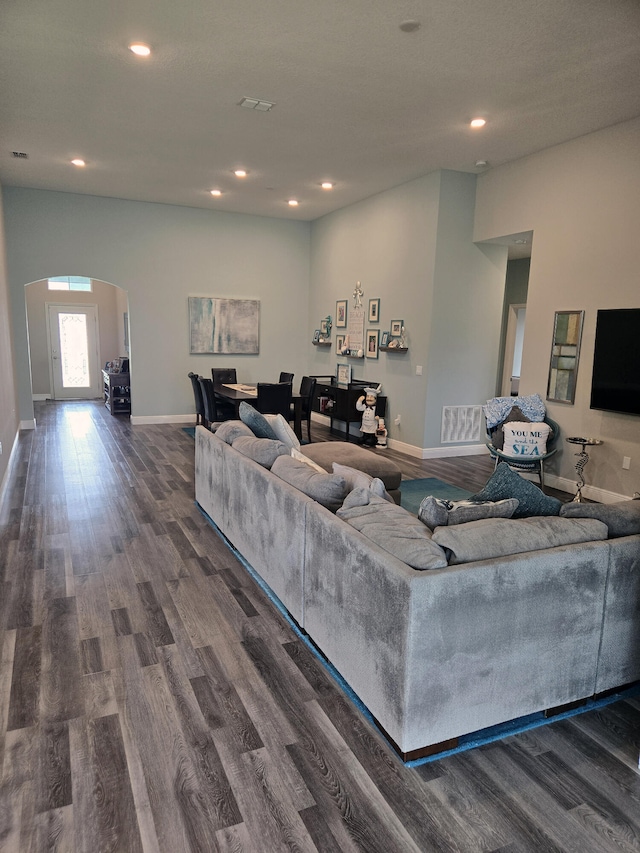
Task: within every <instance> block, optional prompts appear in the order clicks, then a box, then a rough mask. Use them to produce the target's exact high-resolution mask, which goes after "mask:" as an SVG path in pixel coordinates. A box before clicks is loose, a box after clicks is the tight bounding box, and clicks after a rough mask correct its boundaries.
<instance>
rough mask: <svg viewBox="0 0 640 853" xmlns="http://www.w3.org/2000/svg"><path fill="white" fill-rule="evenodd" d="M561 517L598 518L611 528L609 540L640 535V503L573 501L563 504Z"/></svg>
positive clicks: (636, 501)
mask: <svg viewBox="0 0 640 853" xmlns="http://www.w3.org/2000/svg"><path fill="white" fill-rule="evenodd" d="M560 515H561V516H563V517H565V518H597V519H598V521H603V522H604V523H605V524H606V525H607V527H608V528H609V538H610V539H616V538H618V537H619V536H632V535H633V534H634V533H640V501H639V500H632V501H619V502H618V503H615V504H583V503H577V502H574V501H571V503H567V504H562V506H561V507H560Z"/></svg>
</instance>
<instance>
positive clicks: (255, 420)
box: [238, 400, 278, 439]
mask: <svg viewBox="0 0 640 853" xmlns="http://www.w3.org/2000/svg"><path fill="white" fill-rule="evenodd" d="M238 414H239V415H240V420H241V421H242V422H243V423H245V424H246V425H247V426H248V427H249V428H250V429H251V431H252V432H253V434H254V435H257V436H258V438H272V439H276V438H277V437H278V436H277V435H276V434H275V432H274V431H273V429H272V428H271V426H270V424H269V421H268V420H267V419H266V418H265V416H264V415H263V414H262V413H261V412H259V411H258V410H257V409H254V408H253V406H252V405H251V404H250V403H247V402H246V401H245V400H243V401H242V402H241V403H240V405H239V406H238Z"/></svg>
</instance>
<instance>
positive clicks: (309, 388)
mask: <svg viewBox="0 0 640 853" xmlns="http://www.w3.org/2000/svg"><path fill="white" fill-rule="evenodd" d="M315 393H316V379H315V377H313V376H303V377H302V381H301V382H300V405H301V420H303V421H306V422H307V438H308V440H309V444H311V408H312V406H313V398H314V396H315ZM293 405H294V404H293V403H292V404H291V411H290V414H289V420H293V419H294V417H295V413H294V408H293Z"/></svg>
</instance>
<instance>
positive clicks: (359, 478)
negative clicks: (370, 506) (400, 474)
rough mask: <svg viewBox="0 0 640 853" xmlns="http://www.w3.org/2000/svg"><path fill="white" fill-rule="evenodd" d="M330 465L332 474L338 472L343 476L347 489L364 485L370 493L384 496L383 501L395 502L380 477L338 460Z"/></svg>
mask: <svg viewBox="0 0 640 853" xmlns="http://www.w3.org/2000/svg"><path fill="white" fill-rule="evenodd" d="M332 467H333V473H334V474H340V476H341V477H344V479H345V482H346V484H347V488H348V489H349V491H353V489H358V488H360V487H361V486H364V487H365V488H367V489H369V491H370V492H371V494H373V495H377V496H378V497H379V498H384V499H385V501H389V502H390V503H395V501H394V500H393V498H392V497H391V495H390V494H389V492H388V491H387V490H386V489H385V487H384V483H383V482H382V480H381V479H380V477H372V476H371V474H367V472H366V471H359V470H358V469H357V468H351V467H350V466H349V465H341V464H340V463H339V462H333V463H332Z"/></svg>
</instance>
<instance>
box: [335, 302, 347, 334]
mask: <svg viewBox="0 0 640 853" xmlns="http://www.w3.org/2000/svg"><path fill="white" fill-rule="evenodd" d="M346 328H347V300H346V299H339V300H338V301H337V302H336V329H346Z"/></svg>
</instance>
